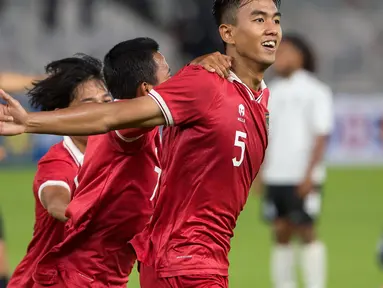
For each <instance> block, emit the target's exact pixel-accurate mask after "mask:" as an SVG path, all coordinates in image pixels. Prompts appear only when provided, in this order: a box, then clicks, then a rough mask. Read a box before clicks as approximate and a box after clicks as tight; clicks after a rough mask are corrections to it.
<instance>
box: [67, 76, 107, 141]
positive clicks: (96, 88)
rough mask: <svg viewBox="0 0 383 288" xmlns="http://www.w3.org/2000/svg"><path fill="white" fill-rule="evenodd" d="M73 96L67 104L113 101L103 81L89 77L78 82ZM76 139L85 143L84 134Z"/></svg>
mask: <svg viewBox="0 0 383 288" xmlns="http://www.w3.org/2000/svg"><path fill="white" fill-rule="evenodd" d="M75 94H76V96H75V98H74V100H73V101H72V103H71V104H70V105H69V106H77V105H80V104H82V103H108V102H111V101H113V98H112V97H111V96H110V94H109V92H108V90H107V89H106V87H105V84H104V82H102V81H100V80H97V79H90V80H88V81H85V82H83V83H82V84H80V85H79V86H78V87H77V89H76V91H75ZM75 138H76V139H78V140H80V141H83V142H84V143H86V141H87V138H88V137H86V136H77V137H75Z"/></svg>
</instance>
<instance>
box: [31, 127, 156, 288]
mask: <svg viewBox="0 0 383 288" xmlns="http://www.w3.org/2000/svg"><path fill="white" fill-rule="evenodd" d="M159 145H160V143H159V134H158V128H154V129H151V130H147V129H146V130H140V129H127V130H122V131H113V132H109V133H107V134H105V135H98V136H92V137H90V138H89V140H88V145H87V150H86V155H85V161H84V165H83V167H82V168H81V170H80V173H79V175H78V178H77V180H78V183H79V186H78V188H77V190H76V192H75V196H74V198H73V200H72V201H71V203H70V205H69V206H68V209H67V212H66V214H67V216H68V217H69V220H68V223H67V225H66V233H67V236H66V238H65V240H64V241H63V242H62V243H60V244H59V245H57V246H56V247H54V248H53V249H52V250H51V252H50V253H48V254H47V255H46V256H45V257H44V258H43V259H42V260H41V261H40V263H39V265H38V269H37V270H36V273H35V280H36V282H38V283H40V284H45V285H52V284H54V283H57V281H61V280H62V279H61V280H59V279H57V277H54V276H52V275H56V274H61V275H69V276H68V278H70V279H64V280H65V281H64V282H68V281H77V280H74V279H76V278H77V279H78V278H79V275H80V276H81V277H80V278H81V281H82V282H81V283H77V282H76V283H74V284H73V283H72V282H70V283H72V284H73V285H75V284H76V285H81V286H82V287H95V286H97V285H103V286H102V287H109V286H108V285H112V286H113V287H115V286H116V285H120V286H123V285H126V282H127V281H128V275H129V274H130V272H131V270H132V267H133V264H134V262H135V260H136V256H135V254H134V251H133V250H132V249H131V247H130V246H128V245H126V243H127V242H128V241H129V240H131V239H132V238H133V236H134V235H136V234H137V233H138V232H141V231H142V230H143V229H144V227H145V225H146V224H147V223H148V221H149V218H150V216H151V215H152V212H153V203H152V201H151V200H152V199H153V198H154V197H155V191H156V190H157V188H158V187H157V183H158V180H159V176H160V172H161V170H160V169H159V161H158V157H157V149H158V148H159ZM56 267H57V268H56ZM55 269H57V270H58V272H59V273H56V274H55ZM63 270H65V271H64V272H63ZM47 275H48V276H47ZM71 279H72V280H71ZM78 281H80V280H78ZM84 281H85V282H84ZM68 283H69V282H68ZM70 283H69V284H68V287H71V286H70ZM76 287H77V286H76ZM97 287H98V286H97ZM100 287H101V286H100Z"/></svg>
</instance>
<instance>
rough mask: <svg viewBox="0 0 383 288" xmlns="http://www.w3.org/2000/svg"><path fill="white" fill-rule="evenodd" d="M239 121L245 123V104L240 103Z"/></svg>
mask: <svg viewBox="0 0 383 288" xmlns="http://www.w3.org/2000/svg"><path fill="white" fill-rule="evenodd" d="M238 114H239V117H238V121H240V122H243V123H245V118H244V117H245V106H243V104H239V105H238Z"/></svg>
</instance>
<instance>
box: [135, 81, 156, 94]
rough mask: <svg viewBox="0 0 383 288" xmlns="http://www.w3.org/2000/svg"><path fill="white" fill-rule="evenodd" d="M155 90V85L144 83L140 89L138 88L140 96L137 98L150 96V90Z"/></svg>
mask: <svg viewBox="0 0 383 288" xmlns="http://www.w3.org/2000/svg"><path fill="white" fill-rule="evenodd" d="M152 89H153V85H150V84H149V83H147V82H142V83H141V85H140V87H139V88H138V91H137V92H138V95H137V96H148V94H149V92H150V90H152Z"/></svg>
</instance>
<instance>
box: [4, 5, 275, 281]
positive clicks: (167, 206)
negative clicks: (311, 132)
mask: <svg viewBox="0 0 383 288" xmlns="http://www.w3.org/2000/svg"><path fill="white" fill-rule="evenodd" d="M278 6H279V1H278V0H216V1H215V2H214V11H215V16H216V20H217V23H218V24H219V32H220V35H221V38H222V40H223V41H224V44H225V46H226V54H227V55H229V56H232V57H233V67H232V68H233V72H232V73H231V77H229V79H227V80H226V79H222V78H219V77H218V76H217V75H215V74H214V73H209V72H207V71H206V70H204V69H203V68H201V67H198V66H187V67H185V68H184V69H182V70H181V71H180V72H179V73H178V74H177V75H176V76H174V77H173V78H171V79H170V80H168V81H166V82H165V83H163V84H161V85H159V86H157V87H155V89H153V90H151V91H150V93H149V96H146V97H138V98H135V99H132V100H130V101H122V102H118V103H111V104H108V105H92V107H90V106H89V107H85V106H84V107H74V108H69V109H65V111H64V110H61V111H55V112H49V113H44V112H40V113H27V112H25V110H24V109H23V108H22V107H21V106H20V104H19V103H18V102H17V101H15V100H14V99H12V98H11V97H10V96H9V95H6V94H5V93H4V92H2V93H1V97H2V98H3V99H4V100H5V101H7V103H8V105H7V106H5V105H3V106H0V107H1V108H2V111H1V112H2V114H3V116H2V117H0V120H2V122H1V125H2V127H0V134H2V135H14V134H17V133H23V132H27V133H54V134H62V133H68V132H70V133H73V134H74V135H77V134H79V135H81V134H84V133H87V134H96V133H105V132H106V131H110V130H114V129H123V128H130V127H142V128H145V127H154V126H158V125H163V124H166V125H167V126H170V127H167V128H166V129H165V130H164V135H163V151H162V156H161V164H162V174H161V180H160V185H159V191H158V193H159V198H158V201H157V204H156V207H155V209H154V214H153V217H152V219H151V221H150V223H149V224H148V225H147V226H146V228H145V230H144V231H143V232H142V233H140V234H138V235H137V236H136V237H135V238H134V239H133V240H132V241H131V244H132V245H133V247H134V249H135V252H136V253H137V258H138V260H139V261H140V262H141V287H143V288H152V287H169V288H170V287H210V288H211V287H228V266H229V261H228V253H229V250H230V239H231V238H232V236H233V230H234V228H235V224H236V220H237V218H238V216H239V214H240V212H241V211H242V209H243V207H244V205H245V203H246V200H247V197H248V191H249V189H250V186H251V183H252V181H253V180H254V178H255V176H256V175H257V173H258V170H259V168H260V165H261V163H262V161H263V158H264V154H265V150H266V147H267V129H268V128H267V120H266V119H267V117H268V111H267V102H268V97H269V92H268V89H267V88H266V86H265V84H264V82H263V76H264V72H265V70H266V69H267V68H268V67H269V66H270V65H271V64H272V63H273V62H274V60H275V54H276V50H277V47H278V45H279V43H280V40H281V34H282V32H281V27H280V13H279V11H278ZM78 123H83V124H84V126H86V129H85V128H84V127H82V125H81V126H80V125H78Z"/></svg>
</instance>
